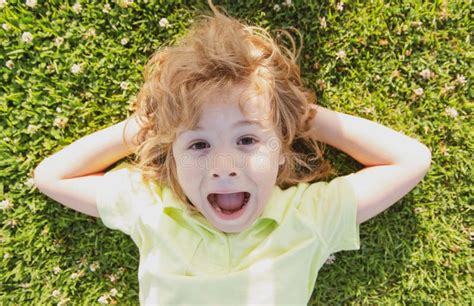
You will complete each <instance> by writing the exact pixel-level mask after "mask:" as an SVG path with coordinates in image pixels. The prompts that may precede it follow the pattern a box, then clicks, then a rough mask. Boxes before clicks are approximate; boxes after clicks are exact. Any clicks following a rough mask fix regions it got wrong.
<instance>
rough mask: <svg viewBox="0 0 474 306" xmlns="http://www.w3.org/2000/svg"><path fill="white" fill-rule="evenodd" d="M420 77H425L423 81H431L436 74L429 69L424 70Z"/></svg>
mask: <svg viewBox="0 0 474 306" xmlns="http://www.w3.org/2000/svg"><path fill="white" fill-rule="evenodd" d="M420 75H421V76H422V77H423V79H425V80H427V79H431V78H433V77H434V76H435V74H434V73H433V71H431V70H429V69H424V70H423V71H421V72H420Z"/></svg>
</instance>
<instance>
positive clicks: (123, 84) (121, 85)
mask: <svg viewBox="0 0 474 306" xmlns="http://www.w3.org/2000/svg"><path fill="white" fill-rule="evenodd" d="M120 88H122V89H124V90H127V88H128V83H127V82H121V83H120Z"/></svg>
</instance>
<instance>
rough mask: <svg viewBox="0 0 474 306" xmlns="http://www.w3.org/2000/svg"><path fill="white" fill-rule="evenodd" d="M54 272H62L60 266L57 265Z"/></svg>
mask: <svg viewBox="0 0 474 306" xmlns="http://www.w3.org/2000/svg"><path fill="white" fill-rule="evenodd" d="M53 272H54V274H58V273H59V272H61V268H60V267H59V266H56V267H54V268H53Z"/></svg>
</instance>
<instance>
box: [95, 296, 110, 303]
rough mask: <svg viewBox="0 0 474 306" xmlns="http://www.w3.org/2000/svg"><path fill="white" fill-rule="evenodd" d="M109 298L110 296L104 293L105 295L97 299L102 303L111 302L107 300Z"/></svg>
mask: <svg viewBox="0 0 474 306" xmlns="http://www.w3.org/2000/svg"><path fill="white" fill-rule="evenodd" d="M107 298H108V296H107V295H103V296H101V297H100V298H99V299H98V300H97V301H98V302H99V303H100V304H109V301H107Z"/></svg>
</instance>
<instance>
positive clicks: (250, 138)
mask: <svg viewBox="0 0 474 306" xmlns="http://www.w3.org/2000/svg"><path fill="white" fill-rule="evenodd" d="M241 140H250V142H251V141H252V140H253V141H255V143H257V142H258V141H257V140H256V139H255V138H253V137H243V138H241ZM251 144H253V143H249V145H251Z"/></svg>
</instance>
